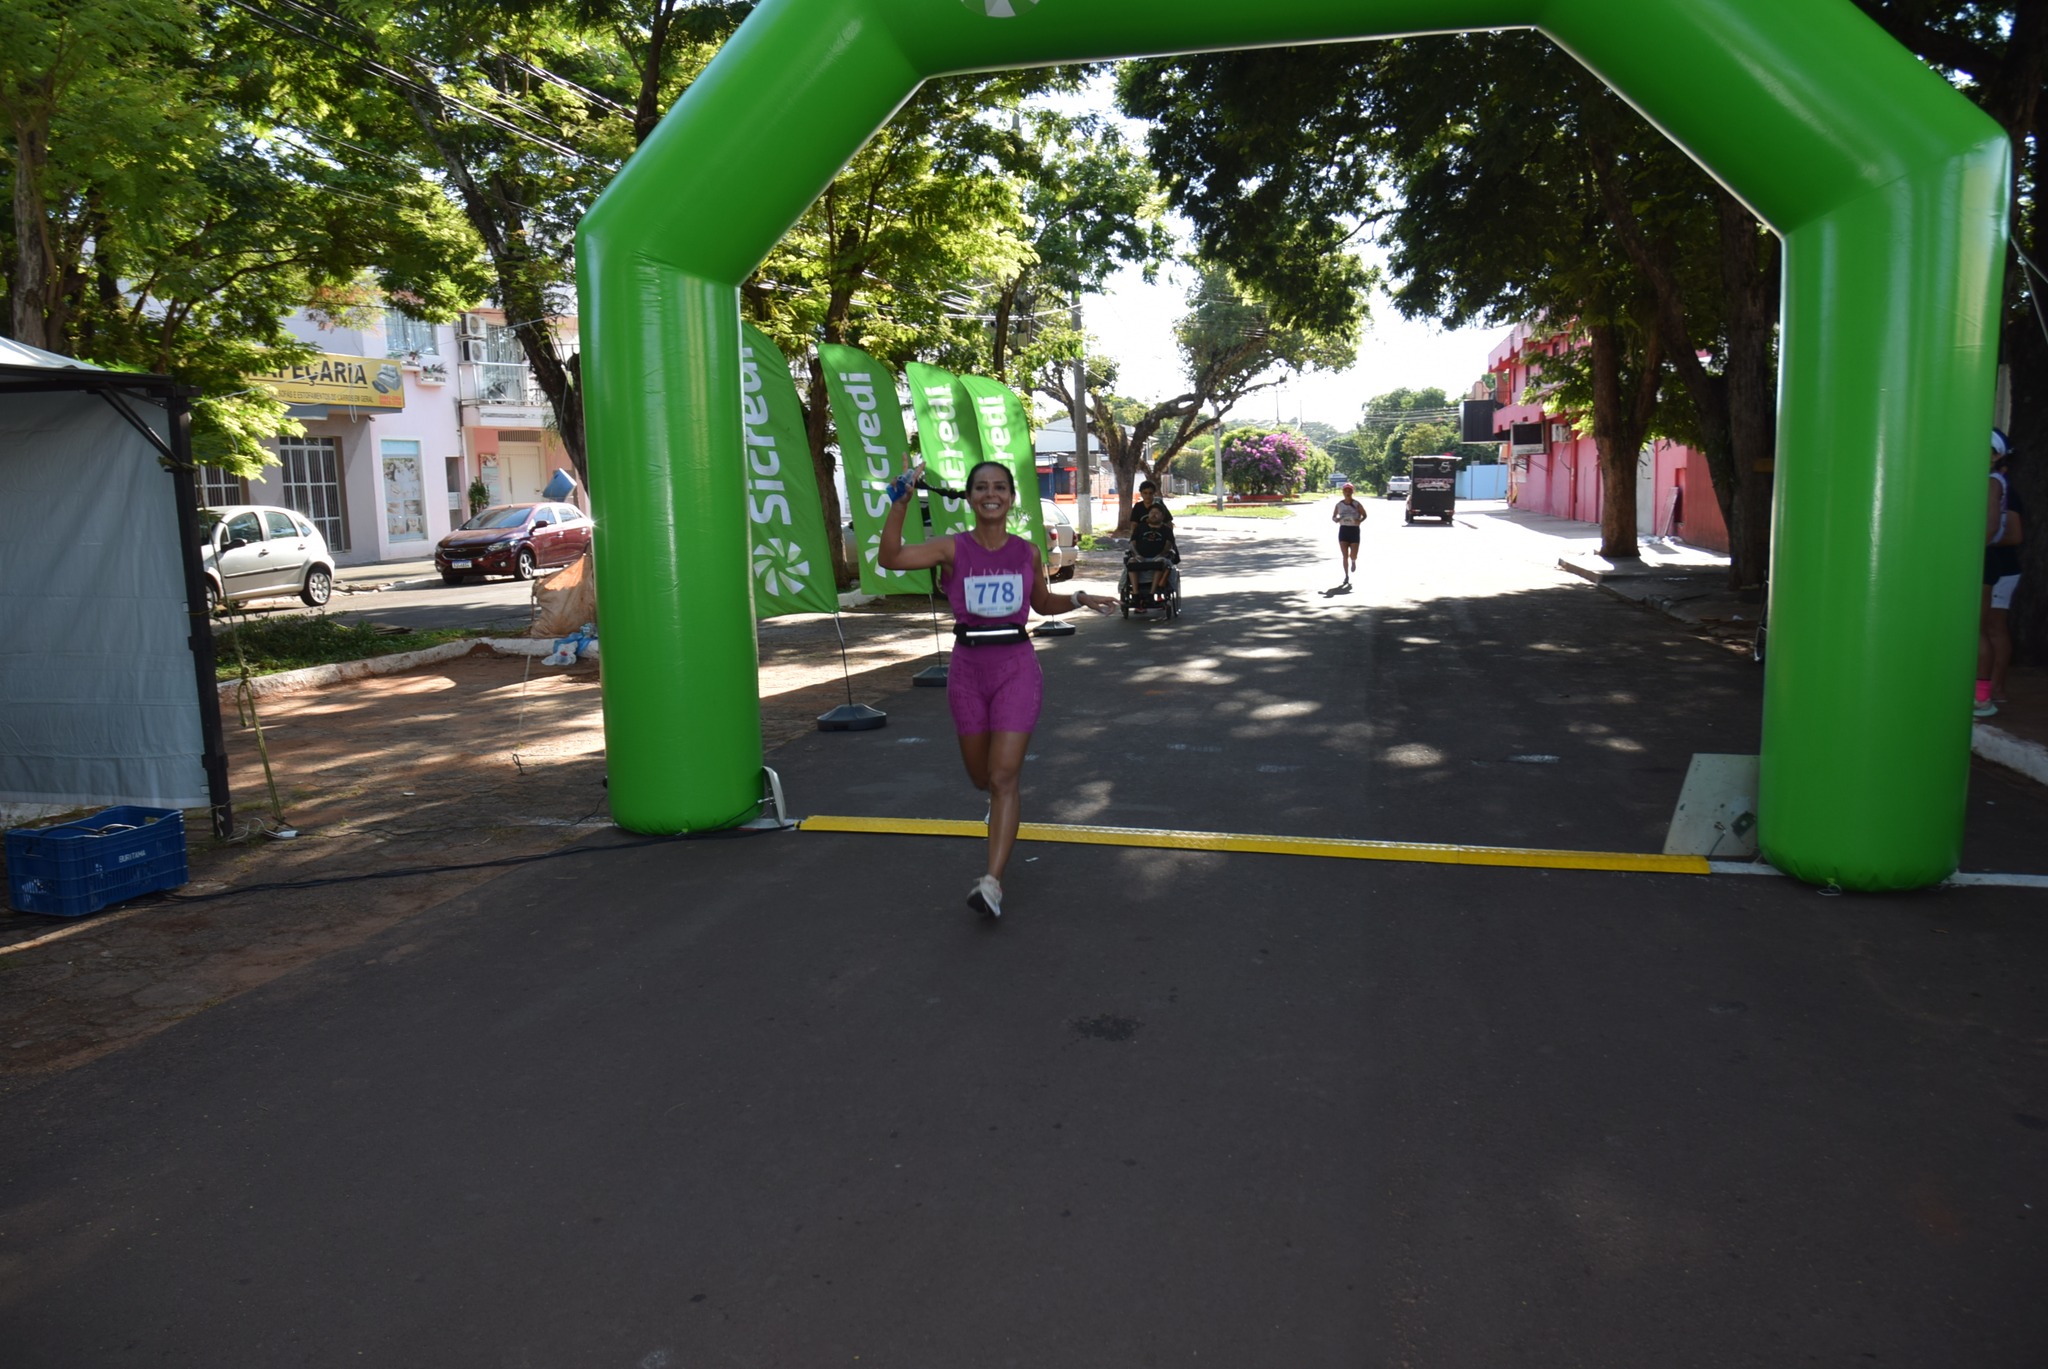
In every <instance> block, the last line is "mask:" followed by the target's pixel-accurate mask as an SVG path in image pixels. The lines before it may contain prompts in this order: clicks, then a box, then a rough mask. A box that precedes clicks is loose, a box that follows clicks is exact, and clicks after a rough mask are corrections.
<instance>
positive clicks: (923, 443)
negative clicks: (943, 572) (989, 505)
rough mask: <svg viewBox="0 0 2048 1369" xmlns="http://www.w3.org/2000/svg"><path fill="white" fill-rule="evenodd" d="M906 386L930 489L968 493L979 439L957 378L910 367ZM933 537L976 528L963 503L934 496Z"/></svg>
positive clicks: (969, 404)
mask: <svg viewBox="0 0 2048 1369" xmlns="http://www.w3.org/2000/svg"><path fill="white" fill-rule="evenodd" d="M903 379H904V380H905V381H906V382H908V383H909V385H910V408H911V411H912V412H913V413H915V414H916V415H917V443H918V452H919V455H921V456H922V457H923V458H924V465H925V469H926V470H928V471H930V472H931V478H932V483H934V484H937V485H944V486H945V487H946V488H947V489H949V490H962V491H964V490H965V489H966V488H967V472H968V469H969V468H970V467H972V466H973V465H974V463H975V462H977V461H979V460H981V439H980V436H979V435H978V434H977V433H976V431H975V427H974V416H973V414H972V413H970V412H969V410H970V408H971V407H972V404H973V401H972V400H971V399H969V398H968V395H967V390H966V388H965V387H963V386H962V385H961V384H960V377H958V376H956V375H954V374H953V373H952V372H951V371H942V370H940V369H939V368H938V367H936V366H927V365H925V364H924V363H923V362H921V361H913V362H911V363H910V364H909V365H907V366H905V367H904V368H903ZM931 509H932V534H933V535H934V536H938V537H943V536H945V535H947V534H949V533H955V532H966V531H968V530H969V529H971V528H972V527H973V526H974V515H973V514H972V513H971V512H969V511H968V508H967V501H966V500H964V499H947V498H943V497H942V496H939V495H936V494H935V495H933V496H932V500H931Z"/></svg>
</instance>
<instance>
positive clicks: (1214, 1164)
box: [0, 503, 2048, 1369]
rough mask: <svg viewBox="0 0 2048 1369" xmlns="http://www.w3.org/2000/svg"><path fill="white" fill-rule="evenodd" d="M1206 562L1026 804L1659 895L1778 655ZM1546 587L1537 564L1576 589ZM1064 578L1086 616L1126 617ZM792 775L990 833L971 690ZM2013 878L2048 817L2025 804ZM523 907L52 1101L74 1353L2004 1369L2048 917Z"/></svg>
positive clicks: (1635, 618)
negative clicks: (1710, 769)
mask: <svg viewBox="0 0 2048 1369" xmlns="http://www.w3.org/2000/svg"><path fill="white" fill-rule="evenodd" d="M1371 508H1372V512H1373V517H1372V521H1371V522H1370V523H1369V524H1368V527H1367V534H1366V556H1365V568H1366V573H1365V574H1364V575H1363V576H1362V577H1361V579H1360V582H1359V586H1358V588H1357V589H1356V590H1355V591H1354V592H1353V593H1352V594H1349V595H1339V594H1325V593H1324V591H1326V590H1328V589H1329V588H1330V587H1331V586H1332V585H1333V584H1334V583H1335V580H1336V576H1335V574H1334V567H1335V559H1334V549H1333V542H1334V536H1333V534H1332V533H1331V532H1330V531H1329V530H1328V528H1327V526H1326V525H1321V524H1319V523H1317V522H1313V521H1309V520H1307V519H1302V520H1296V521H1294V522H1291V523H1283V524H1259V523H1249V522H1246V523H1229V524H1208V523H1203V522H1198V521H1196V520H1192V519H1190V520H1186V521H1184V523H1183V525H1182V529H1183V530H1182V540H1183V544H1184V545H1185V546H1186V547H1187V549H1188V552H1189V554H1188V557H1187V561H1186V563H1185V566H1184V569H1185V570H1186V572H1187V584H1188V597H1187V607H1188V613H1187V615H1186V617H1184V618H1183V619H1182V620H1181V621H1179V622H1175V623H1146V622H1137V621H1123V620H1106V621H1088V622H1085V623H1084V624H1083V625H1082V627H1081V630H1080V632H1079V633H1078V634H1077V635H1075V636H1074V637H1071V638H1067V639H1064V640H1059V641H1054V642H1050V643H1048V644H1047V645H1046V646H1045V649H1044V662H1045V666H1046V673H1047V684H1048V696H1049V706H1048V711H1047V714H1046V716H1045V719H1044V720H1043V722H1042V723H1041V727H1040V731H1039V733H1038V735H1037V737H1036V739H1035V741H1034V749H1035V757H1034V759H1033V760H1032V761H1031V762H1030V763H1029V764H1028V766H1027V770H1026V795H1025V811H1026V816H1027V817H1029V818H1034V819H1047V820H1059V821H1072V822H1100V823H1112V824H1117V825H1158V826H1165V827H1176V828H1200V829H1218V830H1227V831H1238V832H1270V833H1299V834H1306V835H1346V836H1364V837H1390V838H1404V839H1411V840H1421V841H1438V842H1487V843H1493V844H1505V845H1543V846H1556V847H1573V848H1586V849H1604V850H1655V849H1657V848H1658V846H1659V844H1660V843H1661V836H1662V829H1663V823H1664V821H1665V820H1666V819H1667V818H1668V816H1669V813H1670V808H1671V804H1672V803H1673V801H1674V800H1675V799H1676V796H1677V789H1678V785H1679V782H1680V780H1681V779H1682V776H1683V773H1684V769H1685V765H1686V761H1687V758H1688V757H1689V756H1690V755H1691V754H1692V753H1693V752H1696V751H1706V750H1726V751H1740V750H1744V749H1752V750H1753V749H1754V746H1755V734H1756V714H1757V694H1758V689H1759V684H1760V682H1759V681H1758V679H1757V674H1756V672H1755V670H1754V667H1752V666H1750V665H1749V664H1748V663H1747V661H1746V660H1745V659H1744V658H1742V657H1741V656H1739V655H1738V654H1736V653H1733V652H1730V651H1728V650H1726V649H1725V648H1721V647H1717V646H1714V645H1711V644H1709V643H1705V642H1702V641H1699V640H1696V639H1694V638H1691V637H1688V636H1686V635H1684V634H1683V633H1680V632H1677V631H1676V630H1675V629H1674V628H1673V627H1672V625H1671V624H1669V623H1668V622H1666V621H1665V620H1663V619H1661V618H1658V617H1656V616H1653V615H1650V614H1646V613H1644V612H1641V611H1640V610H1636V609H1632V608H1629V607H1626V606H1624V605H1621V604H1619V603H1616V602H1615V601H1613V600H1611V599H1608V598H1606V597H1605V596H1602V595H1600V594H1599V593H1598V592H1597V591H1595V590H1593V589H1592V588H1590V587H1589V586H1586V585H1585V584H1583V583H1581V582H1576V581H1571V580H1568V579H1566V578H1565V577H1562V576H1559V575H1557V574H1556V573H1555V571H1554V570H1552V569H1547V568H1546V567H1545V566H1544V565H1543V564H1542V554H1541V550H1540V549H1539V548H1538V547H1536V546H1535V545H1532V544H1530V543H1529V542H1528V541H1527V535H1526V534H1525V533H1523V532H1522V531H1521V530H1519V529H1515V528H1513V527H1511V526H1507V525H1503V524H1501V523H1500V521H1499V520H1497V519H1489V518H1488V517H1487V516H1485V514H1484V513H1473V514H1471V515H1468V516H1467V517H1465V518H1464V519H1462V520H1461V522H1460V523H1459V524H1458V525H1457V526H1454V527H1452V528H1448V529H1438V528H1433V527H1427V526H1418V527H1415V528H1412V529H1410V528H1403V527H1402V526H1401V525H1400V523H1399V521H1398V518H1388V517H1384V516H1383V515H1382V511H1381V506H1380V505H1379V504H1377V503H1375V504H1373V505H1372V506H1371ZM1553 559H1554V558H1553ZM1080 583H1082V584H1083V585H1088V584H1089V582H1088V581H1087V580H1085V579H1084V580H1082V581H1081V582H1080ZM870 702H876V703H879V704H881V705H882V706H883V707H885V708H886V709H887V710H888V711H889V714H890V718H889V725H888V727H886V728H884V729H881V730H879V731H875V732H868V733H859V734H814V735H812V736H810V737H808V738H805V739H803V740H800V741H798V742H794V743H791V744H790V745H788V746H786V747H783V748H781V749H779V750H778V751H777V752H775V753H773V755H771V757H770V763H771V764H773V765H774V766H775V767H776V768H777V769H778V771H779V772H780V774H781V776H782V778H783V781H784V784H785V786H786V788H787V790H788V792H789V794H790V796H791V802H792V804H793V806H794V807H795V809H796V810H797V811H798V812H799V813H806V814H809V813H857V814H900V815H907V816H924V817H978V816H980V807H981V804H980V799H979V797H978V796H977V795H975V794H974V793H973V791H971V790H970V789H969V788H968V787H967V785H966V783H965V781H964V780H963V779H962V778H961V777H960V775H959V766H958V762H957V759H956V757H955V755H954V753H953V744H952V740H951V735H950V727H949V725H948V723H947V720H946V718H945V715H944V702H943V699H942V698H941V697H940V691H936V690H916V689H909V688H906V689H904V690H903V692H901V693H898V694H892V695H889V696H887V697H885V698H881V699H876V700H870ZM1972 804H1973V808H1972V827H1971V837H1970V841H1971V857H1972V859H1971V861H1970V863H1971V864H1972V865H1975V866H1978V867H1979V868H2004V869H2012V868H2016V867H2015V862H2024V861H2033V862H2034V863H2035V865H2036V868H2038V866H2039V863H2040V861H2041V859H2042V857H2041V854H2040V847H2041V845H2042V844H2041V843H2040V842H2039V840H2038V833H2039V832H2040V831H2041V830H2043V823H2044V821H2048V803H2044V801H2043V799H2042V797H2041V792H2040V791H2039V789H2038V788H2037V787H2033V786H2028V785H2025V784H2023V783H2021V782H2018V781H2015V780H2010V779H2007V778H2005V777H2003V776H2002V775H2001V774H2000V773H1999V772H1997V771H1995V770H1992V769H1990V768H1988V767H1980V769H1979V770H1978V772H1977V774H1976V776H1975V785H1974V788H1973V794H1972ZM584 850H585V852H586V854H582V855H579V856H574V857H570V858H567V859H562V860H556V861H551V862H548V863H545V864H539V865H533V866H529V867H525V868H523V869H521V870H517V871H514V872H511V873H508V874H506V875H504V876H502V877H500V878H499V879H497V880H494V881H492V882H491V883H490V884H488V885H485V886H483V887H482V888H480V889H478V890H477V891H476V892H475V893H473V894H472V895H470V896H467V897H465V898H462V899H459V900H456V901H455V902H454V903H453V904H451V905H448V906H446V907H444V908H442V909H440V910H437V911H436V912H434V913H432V914H429V915H427V916H424V917H421V918H419V919H416V920H414V921H413V922H411V923H408V924H406V925H404V926H402V927H399V928H396V929H394V930H393V931H392V932H391V933H389V934H387V935H385V936H384V937H382V938H381V939H380V940H379V941H377V942H374V943H372V944H371V945H370V946H369V947H367V948H365V949H362V950H359V951H357V952H355V953H352V954H350V955H348V956H346V957H331V958H329V959H328V960H325V961H322V962H319V963H317V964H315V965H314V966H312V967H310V968H308V969H306V970H302V971H300V972H298V973H295V974H293V975H290V976H287V977H285V978H284V979H281V980H278V981H276V982H274V983H273V984H271V985H270V986H268V987H266V988H264V989H262V990H258V991H254V992H251V993H249V994H246V995H243V996H241V997H239V998H236V999H234V1000H233V1001H231V1002H229V1003H227V1004H225V1005H223V1006H221V1007H219V1008H217V1009H215V1010H213V1011H210V1012H207V1013H204V1014H201V1015H200V1016H198V1017H196V1018H194V1019H192V1020H190V1021H189V1022H187V1023H185V1024H183V1025H181V1026H179V1027H177V1028H175V1029H173V1030H171V1031H168V1032H166V1033H164V1034H162V1035H160V1036H157V1037H155V1038H152V1039H151V1040H149V1041H147V1042H145V1043H143V1044H142V1045H140V1046H138V1047H136V1048H134V1049H131V1050H129V1051H126V1052H123V1053H121V1054H119V1055H116V1056H113V1057H109V1058H107V1059H104V1060H102V1061H100V1062H98V1063H96V1064H94V1065H92V1066H89V1067H87V1068H85V1069H82V1070H79V1071H76V1072H74V1073H72V1074H70V1075H68V1076H65V1077H62V1078H60V1079H57V1080H54V1081H52V1082H51V1083H49V1084H47V1085H45V1086H42V1087H40V1088H38V1089H35V1090H32V1091H28V1092H25V1093H23V1094H21V1095H19V1096H18V1097H17V1100H16V1103H15V1106H14V1107H12V1108H11V1109H10V1110H9V1112H8V1113H7V1115H5V1116H4V1117H0V1147H4V1150H5V1153H6V1154H7V1155H8V1156H9V1159H10V1164H9V1165H8V1166H7V1168H6V1171H5V1173H4V1174H0V1345H4V1346H5V1347H6V1348H7V1354H6V1360H7V1362H8V1363H9V1364H10V1365H11V1366H12V1365H19V1366H23V1367H24V1369H32V1367H39V1366H60V1365H61V1366H72V1365H80V1364H94V1365H98V1364H117V1363H124V1362H129V1361H133V1362H137V1363H142V1362H148V1363H153V1364H166V1365H208V1366H215V1365H221V1364H265V1365H268V1364H293V1365H339V1364H376V1365H432V1366H467V1365H477V1366H512V1365H564V1366H567V1365H575V1366H596V1365H619V1366H640V1367H642V1369H648V1367H651V1366H671V1367H673V1369H682V1367H683V1366H709V1365H739V1366H755V1367H759V1366H801V1367H805V1369H808V1366H818V1365H829V1364H846V1365H854V1364H858V1365H862V1366H867V1365H902V1366H943V1367H946V1369H951V1367H953V1366H992V1365H1022V1366H1033V1367H1036V1366H1049V1365H1057V1366H1062V1367H1063V1369H1065V1367H1068V1366H1104V1369H1128V1366H1139V1365H1153V1364H1158V1365H1164V1364H1191V1365H1200V1364H1205V1363H1206V1364H1223V1365H1229V1366H1237V1367H1241V1369H1249V1367H1254V1366H1257V1367H1263V1366H1271V1367H1272V1369H1305V1367H1309V1366H1346V1367H1347V1369H1349V1367H1351V1366H1359V1365H1387V1366H1397V1365H1417V1366H1464V1365H1472V1366H1497V1365H1515V1366H1552V1365H1555V1366H1567V1365H1597V1366H1604V1365H1614V1366H1637V1365H1657V1366H1660V1367H1661V1366H1701V1369H1709V1367H1713V1369H1719V1367H1720V1366H1728V1365H1737V1364H1764V1365H1791V1364H1828V1365H1866V1364H1885V1363H1895V1364H1905V1365H1915V1366H1928V1365H1958V1366H1972V1367H1973V1369H1974V1367H1975V1366H2007V1365H2009V1366H2022V1365H2036V1364H2038V1363H2040V1359H2041V1347H2042V1345H2043V1344H2044V1343H2048V1302H2044V1300H2043V1299H2042V1298H2041V1297H2040V1289H2041V1288H2042V1286H2043V1281H2044V1276H2048V1239H2044V1232H2043V1223H2042V1214H2043V1213H2044V1212H2048V1180H2044V1175H2048V1084H2044V1075H2043V1069H2042V1065H2043V1052H2044V1049H2048V1047H2044V1043H2048V996H2044V995H2043V993H2042V986H2043V984H2044V981H2048V920H2044V919H2043V917H2042V902H2041V895H2040V894H2039V893H2038V892H2034V891H2026V890H2012V889H1982V888H1980V889H1961V890H1934V891H1926V892H1922V893H1918V894H1913V895H1907V896H1890V897H1870V896H1857V895H1844V896H1839V897H1831V896H1827V895H1825V894H1823V893H1821V892H1819V891H1816V890H1813V889H1810V888H1806V887H1803V886H1799V885H1796V884H1794V883H1792V882H1790V881H1787V880H1783V879H1775V878H1766V877H1718V878H1701V877H1681V876H1648V875H1614V874H1588V873H1577V872H1557V871H1550V872H1544V871H1526V870H1509V869H1485V868H1474V867H1457V866H1433V865H1415V864H1389V863H1379V862H1336V861H1325V860H1312V859H1303V858H1293V857H1280V856H1223V855H1216V854H1209V853H1199V852H1163V851H1144V850H1127V849H1114V848H1103V847H1085V846H1061V845H1038V844H1033V845H1027V846H1025V847H1022V848H1021V849H1020V850H1019V852H1018V857H1017V861H1016V863H1015V864H1014V865H1013V866H1012V869H1011V875H1010V878H1009V879H1008V880H1007V881H1006V888H1007V891H1008V895H1009V900H1008V901H1009V908H1010V911H1009V914H1008V915H1007V916H1006V917H1005V919H1004V922H1003V924H1002V925H1000V926H998V927H991V926H987V925H984V924H982V923H979V922H977V921H975V920H974V919H973V918H972V917H971V916H970V915H969V914H968V912H967V911H966V909H965V908H964V906H963V905H962V903H961V899H962V897H963V896H964V894H965V892H966V888H967V884H968V881H969V879H970V878H971V876H972V875H973V874H974V873H976V872H977V871H978V870H979V848H978V844H977V843H974V842H970V841H959V840H947V839H940V838H905V837H879V836H874V837H868V836H849V835H825V834H817V833H791V834H776V835H767V836H757V837H747V838H729V839H721V840H703V841H683V842H654V843H637V842H634V841H632V840H630V839H628V838H625V837H623V836H622V835H616V834H615V835H608V836H605V837H600V838H596V839H593V841H591V842H590V843H587V844H586V846H585V848H584Z"/></svg>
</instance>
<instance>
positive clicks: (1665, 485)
mask: <svg viewBox="0 0 2048 1369" xmlns="http://www.w3.org/2000/svg"><path fill="white" fill-rule="evenodd" d="M1568 345H1570V344H1569V343H1567V342H1566V341H1565V340H1564V339H1563V338H1561V337H1559V336H1557V335H1555V334H1551V333H1541V332H1537V331H1534V330H1532V329H1531V328H1530V327H1529V325H1528V324H1516V325H1515V328H1514V331H1513V332H1511V333H1509V334H1508V335H1507V337H1506V338H1504V339H1502V341H1501V343H1500V345H1498V346H1497V347H1495V348H1494V349H1493V351H1492V352H1490V353H1488V354H1487V358H1486V369H1487V370H1488V371H1490V372H1491V373H1492V374H1493V378H1494V391H1493V392H1494V393H1495V394H1496V395H1501V396H1505V397H1509V398H1513V399H1519V398H1521V397H1522V396H1524V395H1533V396H1537V402H1534V403H1526V404H1524V403H1510V404H1507V405H1506V406H1505V407H1503V408H1501V409H1498V410H1496V411H1495V413H1494V417H1493V425H1494V431H1495V432H1496V433H1497V434H1499V436H1500V438H1501V440H1502V441H1503V442H1505V443H1507V445H1508V499H1509V501H1510V502H1511V503H1513V504H1514V505H1515V506H1516V507H1517V508H1523V509H1532V510H1534V511H1536V512H1538V513H1548V514H1553V515H1555V516H1556V517H1559V518H1570V519H1574V520H1576V521H1578V522H1582V523H1595V524H1597V523H1598V522H1599V521H1600V512H1601V500H1602V497H1603V496H1602V491H1601V484H1600V458H1599V455H1598V453H1597V452H1596V451H1595V449H1594V445H1593V439H1592V437H1591V436H1590V435H1588V436H1583V437H1582V436H1580V435H1578V434H1577V433H1576V432H1574V431H1573V427H1572V416H1571V415H1569V414H1563V413H1554V412H1552V411H1551V410H1549V409H1547V408H1546V407H1545V406H1544V404H1543V402H1542V401H1541V396H1542V394H1543V388H1542V371H1543V358H1544V357H1545V356H1549V355H1555V354H1557V353H1559V352H1561V351H1562V350H1563V349H1564V348H1565V347H1567V346H1568ZM1636 534H1637V536H1639V537H1672V538H1676V539H1678V540H1679V541H1682V542H1686V543H1689V544H1691V545H1692V546H1696V547H1704V548H1707V549H1709V550H1713V551H1726V550H1728V529H1727V526H1726V525H1725V524H1724V523H1723V522H1722V521H1721V506H1720V504H1719V503H1718V502H1716V500H1715V499H1714V485H1713V479H1712V477H1711V476H1710V475H1709V474H1708V471H1707V459H1706V457H1705V456H1703V455H1702V454H1700V453H1699V452H1696V451H1694V450H1693V449H1692V448H1690V447H1686V446H1681V445H1680V444H1678V443H1676V442H1666V441H1662V440H1659V441H1656V442H1652V443H1650V444H1649V445H1648V446H1647V447H1645V448H1644V449H1643V451H1642V453H1641V454H1640V456H1639V457H1638V458H1637V461H1636Z"/></svg>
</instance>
